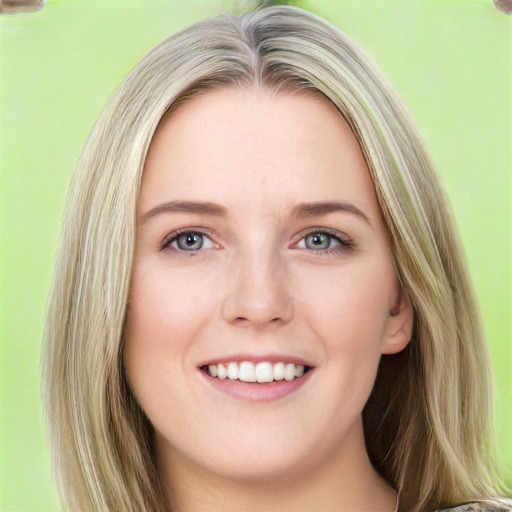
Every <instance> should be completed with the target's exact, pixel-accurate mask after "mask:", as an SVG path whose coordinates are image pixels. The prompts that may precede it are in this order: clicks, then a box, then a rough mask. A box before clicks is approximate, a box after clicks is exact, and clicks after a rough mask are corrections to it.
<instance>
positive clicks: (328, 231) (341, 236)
mask: <svg viewBox="0 0 512 512" xmlns="http://www.w3.org/2000/svg"><path fill="white" fill-rule="evenodd" d="M317 233H320V234H325V235H329V236H332V237H333V238H337V239H338V240H339V241H340V242H341V243H342V244H344V245H353V244H354V241H353V239H352V237H350V236H348V235H347V234H346V233H343V232H342V231H339V230H338V229H333V228H327V227H320V226H317V227H313V228H307V229H306V230H303V231H301V232H299V233H298V234H297V237H296V241H295V242H294V243H293V245H295V244H297V243H299V242H300V241H301V240H303V239H304V238H306V237H307V236H309V235H315V234H317Z"/></svg>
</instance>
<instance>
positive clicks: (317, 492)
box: [158, 427, 396, 512]
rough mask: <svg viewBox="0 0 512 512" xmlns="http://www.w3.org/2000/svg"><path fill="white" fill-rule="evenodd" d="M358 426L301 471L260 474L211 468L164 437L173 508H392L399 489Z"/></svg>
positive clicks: (181, 511) (162, 456)
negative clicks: (374, 461) (379, 467)
mask: <svg viewBox="0 0 512 512" xmlns="http://www.w3.org/2000/svg"><path fill="white" fill-rule="evenodd" d="M358 430H359V431H360V432H359V433H358V435H357V436H349V437H350V438H351V439H350V443H348V442H347V443H345V445H346V446H344V447H342V449H341V450H339V451H338V452H337V453H336V454H334V455H333V456H332V457H331V458H330V459H329V460H323V461H322V463H321V464H318V465H315V466H312V467H307V468H306V469H305V470H304V471H303V472H301V473H300V472H297V471H296V470H295V468H294V469H293V470H292V471H290V472H287V473H286V474H279V475H275V474H269V475H265V476H262V477H261V478H259V479H257V480H255V479H251V480H244V479H234V478H226V477H224V476H222V475H218V474H215V473H212V472H211V471H208V470H207V469H205V468H202V467H198V466H197V465H196V464H195V463H194V462H193V461H191V460H190V459H188V458H186V457H184V456H183V455H182V454H179V453H177V452H176V451H174V450H173V449H172V447H170V446H168V445H167V446H165V445H164V443H163V442H161V441H160V442H159V443H158V444H159V472H160V477H161V481H162V484H163V486H164V493H165V494H166V496H167V499H168V502H169V505H170V508H171V510H173V511H174V512H192V511H197V510H201V511H205V512H208V511H212V512H213V511H217V510H224V511H227V512H229V511H239V510H244V511H246V512H256V511H258V512H261V510H272V511H276V512H277V511H280V512H288V511H290V512H291V511H301V510H303V511H306V510H326V511H327V510H329V511H337V512H341V511H349V510H350V511H354V512H355V511H367V512H370V511H375V512H376V511H382V512H392V511H393V510H394V509H395V506H396V493H395V491H394V490H393V489H392V488H391V487H389V485H388V484H387V483H386V482H385V481H384V480H383V479H382V478H381V477H380V476H379V475H378V474H377V472H376V471H375V470H374V469H373V467H372V465H371V463H370V461H369V459H368V456H367V453H366V449H365V447H364V438H363V434H362V427H361V428H360V429H358ZM354 441H355V442H354ZM171 461H172V463H171Z"/></svg>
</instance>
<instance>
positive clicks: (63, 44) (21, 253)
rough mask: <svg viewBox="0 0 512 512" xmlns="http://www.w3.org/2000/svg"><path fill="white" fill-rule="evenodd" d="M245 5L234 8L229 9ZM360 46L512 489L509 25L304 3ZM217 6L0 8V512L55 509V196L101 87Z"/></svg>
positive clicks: (161, 1)
mask: <svg viewBox="0 0 512 512" xmlns="http://www.w3.org/2000/svg"><path fill="white" fill-rule="evenodd" d="M240 3H242V4H243V2H238V4H240ZM299 3H300V4H301V5H302V6H304V7H306V8H309V9H310V10H312V11H314V12H317V13H318V14H321V15H323V16H324V17H326V18H327V19H329V20H331V21H332V22H334V23H335V24H337V25H338V26H340V27H341V28H342V29H343V30H345V31H346V32H347V33H348V34H349V35H351V36H352V37H353V38H354V39H355V40H356V41H357V42H358V43H359V44H360V45H361V46H362V47H363V48H364V49H365V50H366V51H367V53H369V54H370V55H371V56H372V57H373V58H374V60H375V61H376V62H377V64H378V65H379V66H380V68H381V69H382V71H383V72H384V74H385V75H386V76H387V77H388V78H389V80H390V81H391V83H392V84H393V85H394V86H395V88H396V89H397V90H398V93H399V94H400V95H401V97H402V98H403V99H404V101H405V103H406V104H407V106H408V107H409V109H410V110H411V112H412V115H413V117H414V119H415V120H416V122H417V124H418V125H419V128H420V131H421V132H422V134H423V136H424V137H425V140H426V143H427V146H428V147H429V149H430V151H431V152H432V154H433V157H434V160H435V162H436V163H437V165H438V168H439V171H440V173H441V175H442V176H443V179H444V182H445V185H446V188H447V190H448V195H449V197H450V199H451V202H452V205H453V208H454V210H455V216H456V219H457V222H458V224H459V226H460V230H461V234H462V238H463V241H464V245H465V248H466V251H467V255H468V260H469V266H470V271H471V273H472V275H473V277H474V283H475V286H476V291H477V295H478V298H479V299H480V302H481V307H482V312H483V317H484V322H485V326H486V330H487V335H488V338H489V344H490V350H491V356H492V362H493V366H494V371H495V376H496V383H497V401H496V418H497V421H496V425H497V433H498V449H499V453H500V456H501V460H502V464H503V476H504V478H505V479H506V481H507V482H508V484H509V485H511V484H512V371H511V370H512V343H511V341H512V340H511V334H512V329H511V320H510V319H511V312H512V308H511V283H512V280H511V261H512V258H511V232H512V231H511V217H512V216H511V195H512V190H511V168H512V155H511V139H512V137H511V127H512V122H511V117H510V116H511V112H512V110H511V108H512V101H511V90H512V87H511V85H512V84H511V82H512V79H511V71H512V50H511V26H510V18H509V17H507V16H505V15H504V14H502V13H500V12H499V11H497V10H496V8H494V6H493V3H492V1H491V0H365V1H364V2H361V1H360V0H304V1H301V2H299ZM234 4H235V2H233V1H230V0H224V1H222V0H195V1H194V0H187V2H184V1H182V0H138V1H135V0H48V1H47V4H46V6H45V7H44V9H43V10H42V11H40V12H38V13H34V14H26V15H16V16H6V15H0V30H1V57H0V66H1V98H0V107H1V139H0V140H1V146H0V150H1V153H0V155H1V167H0V172H1V175H0V187H1V188H0V223H1V224H0V227H1V232H0V264H1V271H0V290H1V306H0V329H1V331H0V335H1V338H0V379H1V381H0V510H2V511H55V510H59V509H60V506H59V502H58V499H57V496H56V492H55V490H54V487H53V483H52V479H51V474H50V470H49V464H48V458H47V455H46V447H45V438H44V430H43V421H42V412H41V406H40V399H39V351H40V339H41V333H42V326H43V319H44V310H45V301H46V295H47V291H48V286H49V281H50V274H51V269H52V261H53V256H54V252H55V248H56V244H57V238H58V234H59V226H60V220H61V215H62V209H63V204H64V200H65V195H66V190H67V187H68V183H69V180H70V176H71V173H72V171H73V168H74V167H75V164H76V162H77V159H78V156H79V154H80V150H81V148H82V146H83V144H84V142H85V140H86V138H87V135H88V133H89V131H90V129H91V128H92V125H93V123H94V121H95V119H96V117H97V116H98V114H99V112H100V110H101V108H102V106H103V104H104V102H105V101H106V99H107V97H108V96H109V95H110V94H111V93H112V91H113V90H114V88H115V86H116V85H117V84H118V83H119V82H120V81H121V80H122V78H123V77H124V76H125V75H126V74H127V73H128V71H129V70H130V69H131V68H132V67H133V65H134V64H135V63H136V62H137V61H138V60H139V59H140V58H141V57H142V56H143V55H144V54H145V53H146V52H147V51H148V50H149V49H150V48H151V47H152V46H153V45H155V44H156V43H157V42H159V41H160V40H161V39H163V38H164V37H166V36H167V35H168V34H169V33H171V32H173V31H174V30H176V29H178V28H180V27H182V26H184V25H186V24H189V23H191V22H193V21H195V20H197V19H200V18H202V17H204V16H206V15H212V14H216V13H218V12H222V11H225V10H228V9H231V7H232V6H233V5H234Z"/></svg>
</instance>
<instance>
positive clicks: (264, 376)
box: [256, 363, 274, 382]
mask: <svg viewBox="0 0 512 512" xmlns="http://www.w3.org/2000/svg"><path fill="white" fill-rule="evenodd" d="M256 380H257V381H258V382H272V381H273V380H274V372H273V370H272V365H271V364H270V363H258V364H257V365H256Z"/></svg>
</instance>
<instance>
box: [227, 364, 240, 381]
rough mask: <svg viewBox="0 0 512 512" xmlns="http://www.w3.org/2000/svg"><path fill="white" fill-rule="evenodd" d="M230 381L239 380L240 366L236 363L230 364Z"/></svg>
mask: <svg viewBox="0 0 512 512" xmlns="http://www.w3.org/2000/svg"><path fill="white" fill-rule="evenodd" d="M228 379H231V380H234V379H238V365H237V364H236V363H229V364H228Z"/></svg>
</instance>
